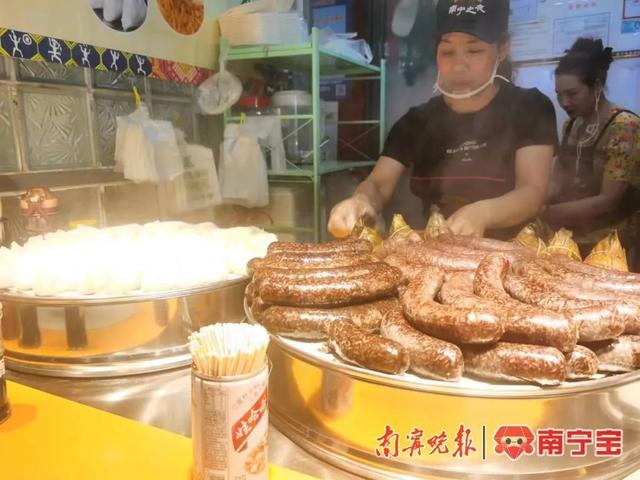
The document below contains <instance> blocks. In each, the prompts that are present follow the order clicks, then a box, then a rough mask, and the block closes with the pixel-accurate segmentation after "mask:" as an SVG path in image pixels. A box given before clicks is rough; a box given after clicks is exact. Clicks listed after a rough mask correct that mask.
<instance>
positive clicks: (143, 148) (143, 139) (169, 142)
mask: <svg viewBox="0 0 640 480" xmlns="http://www.w3.org/2000/svg"><path fill="white" fill-rule="evenodd" d="M116 123H117V126H118V130H117V131H116V148H115V168H114V170H115V171H117V172H122V173H124V176H125V178H127V179H129V180H132V181H133V182H136V183H142V182H154V183H158V182H167V181H170V180H173V179H174V178H176V177H177V176H179V175H181V174H182V173H183V172H184V164H183V161H182V155H181V154H180V150H179V148H178V142H177V139H176V133H175V129H174V128H173V124H172V123H171V122H167V121H163V120H151V119H150V118H149V111H148V110H147V107H146V106H144V105H140V106H139V107H138V108H137V109H136V110H135V111H134V112H133V113H132V114H130V115H126V116H121V117H117V118H116Z"/></svg>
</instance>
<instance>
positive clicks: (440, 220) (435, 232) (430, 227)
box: [424, 207, 451, 238]
mask: <svg viewBox="0 0 640 480" xmlns="http://www.w3.org/2000/svg"><path fill="white" fill-rule="evenodd" d="M444 233H451V230H449V227H447V221H446V220H445V218H444V216H443V215H442V214H441V213H440V210H439V209H438V208H437V207H434V208H432V210H431V215H429V220H428V221H427V226H426V227H425V229H424V238H437V237H439V236H440V235H442V234H444Z"/></svg>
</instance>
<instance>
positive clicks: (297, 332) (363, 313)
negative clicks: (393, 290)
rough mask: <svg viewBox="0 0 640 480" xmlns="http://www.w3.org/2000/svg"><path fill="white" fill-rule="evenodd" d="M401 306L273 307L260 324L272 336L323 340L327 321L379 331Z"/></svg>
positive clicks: (384, 302)
mask: <svg viewBox="0 0 640 480" xmlns="http://www.w3.org/2000/svg"><path fill="white" fill-rule="evenodd" d="M399 308H400V304H399V302H398V300H397V299H395V298H386V299H383V300H378V301H375V302H371V303H363V304H360V305H350V306H347V307H338V308H305V307H290V306H279V305H273V306H270V307H268V308H267V309H265V310H264V312H263V313H262V315H261V316H260V323H262V325H263V326H264V327H265V328H266V329H267V330H269V331H270V332H271V333H273V334H274V335H281V336H283V337H287V338H294V339H301V340H325V339H326V338H327V335H326V327H327V324H328V323H330V322H335V321H337V320H345V321H349V322H352V323H354V324H355V325H357V326H358V327H360V328H362V329H364V330H366V331H367V332H374V331H377V330H378V329H379V328H380V323H381V322H382V319H383V317H384V315H385V314H386V313H387V312H388V311H390V310H393V309H399Z"/></svg>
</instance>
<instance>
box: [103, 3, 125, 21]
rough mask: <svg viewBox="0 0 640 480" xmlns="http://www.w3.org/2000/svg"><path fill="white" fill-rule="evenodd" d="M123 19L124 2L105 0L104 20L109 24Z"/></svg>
mask: <svg viewBox="0 0 640 480" xmlns="http://www.w3.org/2000/svg"><path fill="white" fill-rule="evenodd" d="M121 17H122V0H104V7H103V8H102V18H104V19H105V21H107V22H115V21H116V20H118V19H119V18H121Z"/></svg>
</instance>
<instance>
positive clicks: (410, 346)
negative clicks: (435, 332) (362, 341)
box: [380, 309, 463, 381]
mask: <svg viewBox="0 0 640 480" xmlns="http://www.w3.org/2000/svg"><path fill="white" fill-rule="evenodd" d="M380 333H381V334H382V336H383V337H386V338H389V339H391V340H394V341H396V342H398V343H399V344H400V345H402V347H403V348H404V349H405V350H406V351H407V353H408V354H409V358H410V361H409V369H410V370H411V371H412V372H414V373H416V374H418V375H421V376H423V377H427V378H435V379H437V380H449V381H455V380H458V379H459V378H460V377H461V376H462V370H463V360H462V352H461V351H460V349H459V348H458V347H457V346H456V345H454V344H452V343H449V342H445V341H443V340H439V339H437V338H433V337H430V336H429V335H426V334H424V333H422V332H419V331H418V330H416V329H415V328H413V327H412V326H411V325H409V323H408V322H407V320H406V319H405V318H404V314H403V313H402V310H400V309H396V310H390V311H389V312H388V313H387V314H386V315H385V317H384V319H383V320H382V325H381V326H380Z"/></svg>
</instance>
